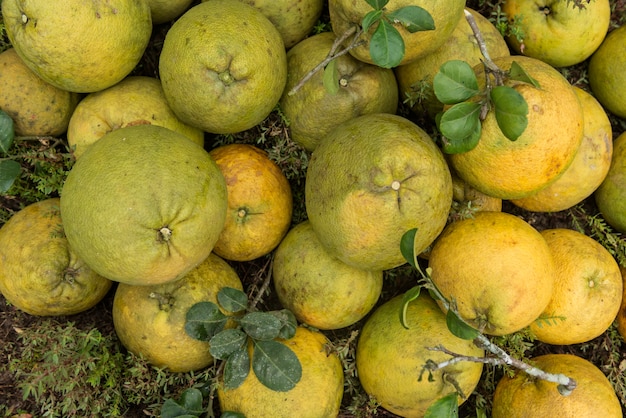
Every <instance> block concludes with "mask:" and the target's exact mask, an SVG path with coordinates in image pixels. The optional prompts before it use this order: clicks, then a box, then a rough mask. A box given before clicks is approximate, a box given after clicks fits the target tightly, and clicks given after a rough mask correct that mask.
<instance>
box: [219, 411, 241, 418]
mask: <svg viewBox="0 0 626 418" xmlns="http://www.w3.org/2000/svg"><path fill="white" fill-rule="evenodd" d="M220 418H246V416H245V415H244V414H242V413H241V412H233V411H224V412H222V415H220Z"/></svg>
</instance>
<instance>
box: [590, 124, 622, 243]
mask: <svg viewBox="0 0 626 418" xmlns="http://www.w3.org/2000/svg"><path fill="white" fill-rule="evenodd" d="M594 197H595V201H596V204H597V206H598V209H599V210H600V213H601V214H602V216H603V217H604V219H605V220H606V221H607V222H608V223H609V225H611V226H612V227H614V228H615V229H617V230H618V231H619V232H621V233H623V234H626V133H622V134H621V135H620V136H618V137H617V138H615V140H614V141H613V156H612V159H611V166H610V167H609V172H608V173H607V175H606V177H605V179H604V181H602V184H600V186H599V187H598V189H597V190H596V191H595V193H594Z"/></svg>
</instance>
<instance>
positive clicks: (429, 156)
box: [305, 113, 452, 270]
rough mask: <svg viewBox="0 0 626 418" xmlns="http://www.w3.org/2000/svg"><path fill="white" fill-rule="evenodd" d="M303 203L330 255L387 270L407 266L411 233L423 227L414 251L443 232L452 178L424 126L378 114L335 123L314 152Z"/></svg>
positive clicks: (351, 263) (365, 266)
mask: <svg viewBox="0 0 626 418" xmlns="http://www.w3.org/2000/svg"><path fill="white" fill-rule="evenodd" d="M305 203H306V211H307V215H308V218H309V221H310V222H311V226H312V227H313V230H314V231H315V233H316V235H317V237H318V238H319V240H320V242H321V243H322V245H323V246H324V247H325V248H326V250H327V251H328V252H329V253H330V254H331V255H333V256H335V257H337V258H338V259H340V260H341V261H343V262H344V263H346V264H349V265H352V266H354V267H357V268H361V269H364V270H386V269H390V268H394V267H397V266H399V265H402V264H404V263H405V262H406V261H405V260H404V257H403V256H402V253H401V252H400V240H401V238H402V235H404V233H405V232H406V231H408V230H410V229H413V228H418V230H419V233H418V234H417V235H416V238H415V251H416V252H420V251H422V250H424V249H425V248H426V247H428V245H430V244H431V243H432V242H433V241H434V239H435V238H436V237H437V235H439V233H440V232H441V230H442V229H443V227H444V226H445V223H446V220H447V217H448V212H449V210H450V206H451V204H452V179H451V175H450V170H449V169H448V166H447V164H446V161H445V160H444V158H443V155H442V153H441V151H440V150H439V148H438V147H437V146H436V145H435V143H434V142H433V140H432V139H431V138H430V137H429V136H428V134H426V132H424V131H423V130H422V129H421V128H420V127H419V126H417V125H415V124H414V123H413V122H411V121H409V120H408V119H405V118H403V117H401V116H397V115H390V114H383V113H372V114H367V115H363V116H359V117H356V118H353V119H350V120H348V121H346V122H344V123H342V124H341V125H339V126H337V127H336V128H335V129H333V130H332V131H331V132H330V133H329V134H328V135H327V136H326V137H325V138H324V139H323V140H322V142H321V143H320V144H319V145H318V147H317V148H316V149H315V151H313V154H312V156H311V159H310V160H309V166H308V169H307V175H306V182H305Z"/></svg>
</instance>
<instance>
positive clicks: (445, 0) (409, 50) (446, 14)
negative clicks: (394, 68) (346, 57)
mask: <svg viewBox="0 0 626 418" xmlns="http://www.w3.org/2000/svg"><path fill="white" fill-rule="evenodd" d="M407 6H419V7H421V8H423V9H425V10H426V11H427V12H428V13H430V15H431V16H432V18H433V20H434V22H435V29H434V30H428V31H418V32H414V33H410V32H409V31H408V30H406V28H404V27H403V26H402V24H400V23H394V24H393V25H394V27H395V28H396V29H397V30H398V32H400V36H402V39H403V41H404V48H405V50H404V58H403V59H402V61H401V62H400V65H403V64H408V63H409V62H411V61H415V60H417V59H420V58H422V57H424V56H426V55H427V54H429V53H431V52H433V51H435V50H436V49H437V48H439V47H440V46H441V45H443V43H444V42H445V41H446V39H448V37H449V36H450V35H451V34H452V32H453V31H454V28H455V27H456V26H457V24H458V23H459V21H460V20H461V19H463V18H464V17H463V8H464V7H465V1H461V0H391V1H389V2H388V3H387V5H386V6H385V12H386V13H389V12H393V11H395V10H398V9H400V8H402V7H407ZM328 11H329V14H330V23H331V25H332V28H333V32H335V35H337V37H341V36H342V35H343V34H344V33H345V32H346V31H348V30H349V29H350V28H351V27H353V26H355V25H356V26H358V27H360V26H361V22H362V21H363V17H364V16H365V15H366V14H367V13H369V12H371V11H374V9H373V8H372V6H370V5H369V4H368V2H366V1H354V0H336V1H331V2H329V3H328ZM377 27H378V25H377V24H376V25H372V27H371V28H370V29H369V31H368V33H366V34H363V35H361V37H360V39H359V40H362V41H364V43H363V45H361V46H357V47H356V48H353V49H351V50H350V54H352V56H354V57H355V58H357V59H359V60H361V61H363V62H368V63H370V64H373V61H372V57H371V56H370V50H369V48H370V42H369V41H370V39H371V36H372V33H373V32H374V30H376V28H377ZM349 39H352V38H349Z"/></svg>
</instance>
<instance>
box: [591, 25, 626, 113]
mask: <svg viewBox="0 0 626 418" xmlns="http://www.w3.org/2000/svg"><path fill="white" fill-rule="evenodd" d="M624 68H626V25H624V26H621V27H619V28H617V29H615V30H613V31H612V32H609V34H608V35H607V36H606V38H605V39H604V42H602V45H600V47H599V48H598V49H597V50H596V52H594V54H593V55H592V56H591V59H590V60H589V67H588V69H587V73H588V76H589V85H590V87H591V91H593V94H594V96H595V97H596V99H598V101H599V102H600V103H602V106H604V107H605V109H607V110H608V111H609V112H611V113H613V114H615V115H616V116H618V117H620V118H626V71H624Z"/></svg>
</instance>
